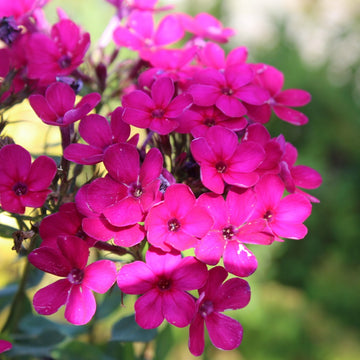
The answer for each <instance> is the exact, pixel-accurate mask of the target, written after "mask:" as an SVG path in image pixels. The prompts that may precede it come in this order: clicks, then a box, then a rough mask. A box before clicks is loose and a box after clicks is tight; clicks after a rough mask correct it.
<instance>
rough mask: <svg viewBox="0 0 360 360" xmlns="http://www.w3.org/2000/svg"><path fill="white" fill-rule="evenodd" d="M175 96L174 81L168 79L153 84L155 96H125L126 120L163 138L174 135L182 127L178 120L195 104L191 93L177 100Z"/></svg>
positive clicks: (134, 92) (179, 96) (142, 93)
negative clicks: (173, 132) (170, 134)
mask: <svg viewBox="0 0 360 360" xmlns="http://www.w3.org/2000/svg"><path fill="white" fill-rule="evenodd" d="M174 94H175V86H174V82H173V81H172V80H171V79H170V78H168V77H161V78H160V79H158V80H156V81H155V82H154V83H153V85H152V87H151V96H149V95H148V94H147V93H145V92H144V91H141V90H135V91H133V92H131V93H130V94H127V95H125V96H124V97H123V107H124V114H123V120H124V121H125V122H126V123H128V124H130V125H134V126H137V127H139V128H142V129H146V128H149V129H150V130H153V131H156V132H157V133H159V134H160V135H166V134H169V133H171V132H172V131H173V130H175V129H176V128H177V127H178V126H179V122H178V120H177V118H178V117H179V116H180V115H181V114H182V113H183V112H184V111H185V110H186V109H188V108H189V107H190V106H191V104H192V98H191V96H190V95H189V94H180V95H178V96H175V97H174Z"/></svg>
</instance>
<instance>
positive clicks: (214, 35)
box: [179, 13, 235, 43]
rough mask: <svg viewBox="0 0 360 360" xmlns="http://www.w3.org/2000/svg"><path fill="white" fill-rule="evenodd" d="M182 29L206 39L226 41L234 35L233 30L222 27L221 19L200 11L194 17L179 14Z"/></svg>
mask: <svg viewBox="0 0 360 360" xmlns="http://www.w3.org/2000/svg"><path fill="white" fill-rule="evenodd" d="M179 17H180V19H181V23H182V25H183V27H184V29H185V30H186V31H188V32H190V33H192V34H194V36H196V37H197V38H200V39H208V40H212V41H216V42H219V43H226V42H228V41H229V38H230V37H231V36H233V35H235V30H234V29H232V28H228V27H224V26H223V24H222V23H221V21H219V20H218V19H217V18H215V17H214V16H212V15H210V14H208V13H200V14H197V15H196V16H195V17H191V16H190V15H187V14H179Z"/></svg>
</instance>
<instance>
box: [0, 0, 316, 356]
mask: <svg viewBox="0 0 360 360" xmlns="http://www.w3.org/2000/svg"><path fill="white" fill-rule="evenodd" d="M107 1H108V2H109V3H110V4H112V5H113V6H114V7H115V8H116V14H115V15H114V18H113V19H112V20H111V22H110V23H109V26H108V28H107V29H105V31H104V35H103V37H102V39H101V41H100V44H101V45H100V50H99V51H98V52H97V53H96V56H92V53H90V52H88V49H89V46H90V35H89V34H88V33H87V32H85V31H84V30H83V29H82V28H81V27H80V26H79V25H77V24H76V23H75V22H73V21H72V20H71V19H69V17H68V16H67V15H66V14H65V12H64V11H62V10H61V9H60V10H58V15H59V21H58V22H57V23H56V24H54V25H50V24H48V23H47V22H46V20H45V17H44V16H43V15H41V14H42V9H41V8H42V6H43V5H44V4H45V1H32V2H31V1H30V2H29V1H28V2H23V1H20V0H14V1H12V2H8V3H6V4H8V5H5V2H4V4H3V5H1V7H0V18H2V20H1V28H0V29H1V33H0V34H1V39H2V41H3V42H4V46H3V48H1V49H0V51H1V54H2V56H1V57H0V76H1V80H0V98H1V101H2V102H3V104H4V107H5V108H6V106H10V105H12V104H13V102H12V101H13V99H14V98H16V97H18V99H21V97H22V98H28V100H29V102H30V105H31V107H32V109H33V110H34V114H36V115H37V116H38V117H39V118H40V119H41V120H42V121H43V122H44V123H45V124H47V125H51V126H57V127H59V130H60V133H61V139H62V149H63V153H62V154H61V155H62V157H61V160H60V162H59V163H58V164H56V163H55V161H54V160H53V159H51V158H49V157H47V156H39V157H37V158H36V159H35V160H34V161H33V162H32V163H31V155H30V153H29V152H28V151H27V150H25V149H24V148H22V147H21V146H20V145H15V144H7V145H4V146H3V147H2V148H1V150H0V203H1V208H2V209H3V210H4V211H8V212H10V213H14V214H23V213H24V212H25V209H26V208H27V207H32V208H35V209H36V208H39V209H40V208H41V211H40V213H39V216H41V218H42V220H41V223H40V227H39V234H40V237H41V243H40V244H39V247H38V248H36V249H35V250H33V251H32V252H31V253H30V254H29V256H28V259H29V261H30V262H31V263H32V264H33V265H34V266H35V267H37V268H38V269H40V270H42V271H44V272H47V273H50V274H53V275H55V276H58V277H60V279H59V280H56V281H55V282H54V283H52V284H50V285H48V286H46V287H44V288H42V289H40V290H38V291H37V292H36V294H35V296H34V299H33V304H34V308H35V310H36V311H37V312H38V313H39V314H42V315H50V314H53V313H55V312H57V311H58V310H59V308H60V307H62V306H65V318H66V319H67V320H68V321H69V322H70V323H72V324H75V325H82V324H86V323H87V322H89V321H90V320H91V319H92V317H93V315H94V314H95V311H96V301H95V297H94V295H93V291H95V292H97V293H105V292H107V291H108V290H109V289H110V288H111V287H112V286H118V287H119V288H120V290H121V291H122V292H123V293H125V294H133V295H138V296H139V297H138V299H137V300H136V302H135V319H136V322H137V323H138V324H139V325H140V326H141V327H143V328H145V329H151V328H156V327H158V326H160V325H161V324H162V323H163V321H167V322H169V323H170V324H172V325H174V326H177V327H187V326H188V327H189V349H190V351H191V353H192V354H194V355H196V356H199V355H201V354H202V353H203V351H204V346H205V345H204V330H205V327H206V328H207V331H208V333H209V337H210V340H211V342H212V343H213V344H214V346H216V347H217V348H219V349H223V350H231V349H234V348H237V347H238V346H239V345H240V343H241V341H242V337H243V328H242V326H241V324H240V323H239V322H238V321H237V320H234V319H232V318H230V317H229V316H227V315H224V314H223V313H224V311H226V310H229V309H232V310H235V309H242V308H244V307H245V306H246V305H247V304H248V303H249V301H250V286H249V283H248V281H247V280H245V279H244V278H248V277H249V276H250V275H251V274H253V273H254V272H255V271H256V269H257V267H258V261H257V258H256V245H271V244H272V243H273V242H274V241H283V240H284V239H303V238H304V237H305V236H306V234H307V227H306V226H305V225H304V221H305V220H306V219H307V218H308V217H309V215H310V214H311V211H312V203H314V202H319V200H318V199H317V198H315V197H314V196H313V195H311V194H309V193H307V192H305V190H307V189H315V188H317V187H318V186H320V184H321V181H322V180H321V176H320V174H319V173H318V172H317V171H316V170H314V169H312V168H310V167H308V166H305V165H297V164H296V161H297V156H298V154H297V150H296V148H295V147H294V146H293V145H292V144H290V143H289V142H287V141H286V140H285V138H284V136H283V135H278V136H277V137H272V136H271V135H270V133H269V131H268V130H267V129H266V128H265V124H266V123H267V122H268V121H270V119H271V118H272V117H273V118H276V117H277V118H279V119H281V120H283V121H286V122H288V123H291V124H293V125H297V126H299V125H304V124H306V123H307V122H308V119H307V117H306V115H304V114H303V113H301V112H300V111H299V110H297V109H293V108H297V107H301V106H304V105H306V104H307V103H308V102H309V101H310V94H309V93H308V92H306V91H304V90H300V89H284V83H285V82H284V75H283V74H282V73H281V72H280V70H278V69H276V68H274V67H273V66H270V65H267V64H263V63H261V64H257V63H250V62H249V61H248V52H247V49H246V48H245V47H243V46H241V47H237V48H235V49H233V50H231V51H230V52H229V53H228V54H225V52H224V50H223V49H222V48H221V47H220V45H219V44H222V43H226V42H227V41H228V39H229V37H230V36H232V35H233V34H234V31H233V30H232V29H229V28H226V27H224V26H223V24H222V23H221V22H220V21H219V20H218V19H216V18H214V17H213V16H211V15H209V14H206V13H201V14H198V15H196V16H195V17H191V16H189V15H187V14H180V13H171V14H168V15H166V16H163V17H162V18H161V19H160V20H159V21H157V20H155V19H157V18H158V17H156V18H155V13H157V14H158V13H161V12H162V11H164V10H169V7H163V8H158V7H157V1H156V0H155V1H141V0H133V1H113V0H111V1H110V0H107ZM14 4H16V6H15V5H14ZM20 25H21V26H22V27H23V28H24V29H25V30H24V31H21V32H20V31H18V28H17V26H20ZM110 43H113V44H112V45H113V46H114V45H115V50H114V51H113V53H112V54H110V55H109V54H107V53H106V52H105V51H103V50H104V49H103V47H104V46H106V45H107V44H110ZM178 44H181V45H179V46H178ZM123 48H127V49H129V50H130V51H133V52H134V53H135V54H136V55H137V56H136V57H135V56H132V57H131V58H129V59H124V58H119V55H118V54H119V53H120V50H122V49H123ZM20 49H21V51H20ZM85 61H86V62H87V63H88V67H87V69H85V70H83V68H82V67H81V64H82V63H83V62H85ZM89 69H90V70H89ZM114 75H115V76H114ZM78 94H80V95H81V99H79V100H76V99H77V95H78ZM113 104H115V106H114V105H113ZM39 121H40V120H39ZM274 121H278V120H276V119H274ZM97 164H101V165H102V172H101V171H100V170H97V169H99V168H98V167H97ZM87 165H90V166H91V169H93V170H94V169H95V171H94V172H93V173H92V175H91V176H89V175H88V172H87V174H86V176H82V177H80V176H79V175H80V174H82V171H83V169H85V168H87ZM88 168H90V167H88ZM50 186H51V189H50ZM304 189H305V190H304ZM50 193H51V196H50ZM94 249H98V250H101V251H107V252H111V253H113V255H114V256H113V257H112V258H111V260H109V259H100V260H97V261H95V262H92V259H93V258H92V257H91V256H89V255H90V254H91V252H92V251H94ZM105 254H106V253H105ZM189 254H190V255H189ZM123 255H127V257H126V258H124V259H125V260H123V258H122V256H123ZM115 256H117V257H118V258H116V257H115ZM116 259H118V260H116ZM124 261H125V262H126V263H125V264H124ZM228 277H229V278H228ZM120 302H121V299H119V305H120ZM245 332H246V330H245ZM1 346H5V347H6V344H2V343H1ZM0 349H1V348H0Z"/></svg>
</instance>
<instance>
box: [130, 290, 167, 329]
mask: <svg viewBox="0 0 360 360" xmlns="http://www.w3.org/2000/svg"><path fill="white" fill-rule="evenodd" d="M162 305H163V300H162V296H161V294H160V293H159V291H158V290H156V289H152V290H150V291H148V292H147V293H146V294H144V295H142V296H140V297H139V299H137V300H136V302H135V320H136V322H137V323H138V324H139V325H140V326H141V327H142V328H143V329H154V328H157V327H158V326H160V325H161V323H162V322H163V320H164V315H163V309H162V308H163V306H162Z"/></svg>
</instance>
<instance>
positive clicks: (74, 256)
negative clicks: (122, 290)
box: [29, 236, 116, 325]
mask: <svg viewBox="0 0 360 360" xmlns="http://www.w3.org/2000/svg"><path fill="white" fill-rule="evenodd" d="M88 257H89V248H88V246H87V245H86V243H85V242H84V241H82V240H81V239H80V238H78V237H76V236H65V237H59V238H58V240H57V247H47V246H43V247H40V248H38V249H35V250H34V251H32V252H31V253H30V254H29V261H30V262H31V264H33V265H34V266H35V267H37V268H38V269H40V270H42V271H45V272H48V273H50V274H53V275H56V276H60V277H62V278H63V279H60V280H57V281H56V282H54V283H52V284H50V285H48V286H46V287H44V288H42V289H40V290H39V291H37V292H36V294H35V295H34V299H33V304H34V308H35V310H36V311H37V312H38V313H39V314H41V315H51V314H54V313H56V312H57V311H58V310H59V308H60V307H61V306H63V305H65V319H66V320H68V321H69V322H71V323H72V324H75V325H84V324H86V323H88V322H89V321H90V320H91V318H92V317H93V315H94V314H95V311H96V302H95V297H94V294H93V293H92V291H95V292H98V293H101V294H104V293H105V292H106V291H108V290H109V289H110V287H111V286H112V285H113V283H114V282H115V280H116V266H115V264H114V263H113V262H112V261H110V260H99V261H96V262H94V263H92V264H90V265H88V266H87V265H86V264H87V261H88Z"/></svg>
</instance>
